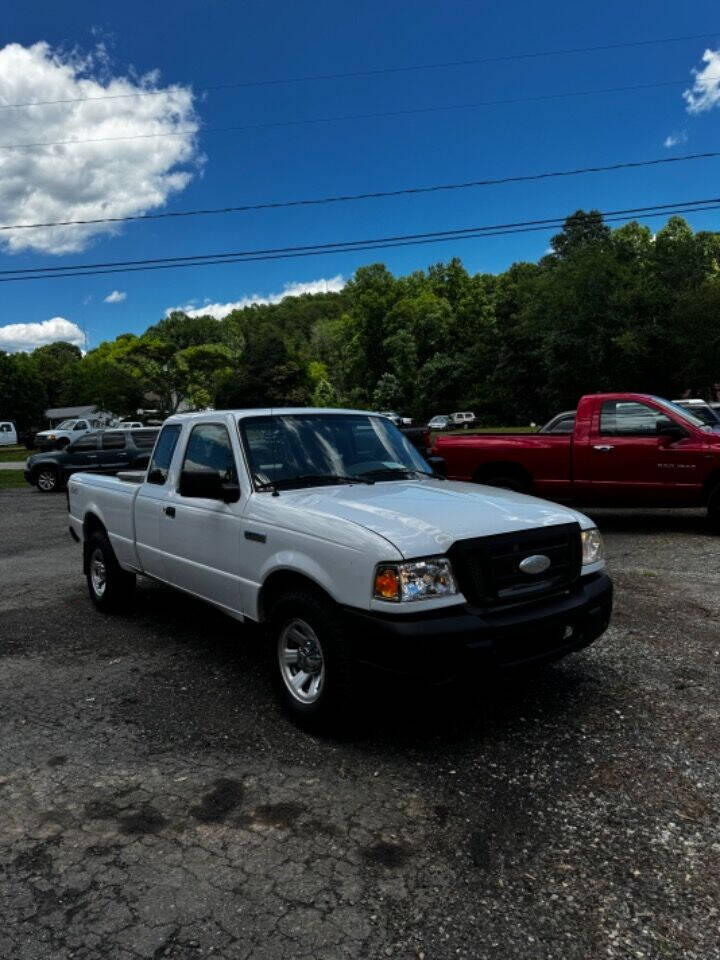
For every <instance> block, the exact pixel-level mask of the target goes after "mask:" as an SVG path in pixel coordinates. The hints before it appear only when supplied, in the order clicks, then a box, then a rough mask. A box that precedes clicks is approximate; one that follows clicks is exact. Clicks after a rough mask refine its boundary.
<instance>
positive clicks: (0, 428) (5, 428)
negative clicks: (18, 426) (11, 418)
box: [0, 423, 11, 433]
mask: <svg viewBox="0 0 720 960" xmlns="http://www.w3.org/2000/svg"><path fill="white" fill-rule="evenodd" d="M10 431H11V427H10V424H9V423H0V432H2V433H10Z"/></svg>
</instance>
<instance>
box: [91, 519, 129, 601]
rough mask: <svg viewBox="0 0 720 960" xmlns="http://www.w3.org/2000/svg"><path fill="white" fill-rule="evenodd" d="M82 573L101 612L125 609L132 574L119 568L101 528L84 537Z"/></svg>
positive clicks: (92, 598)
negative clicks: (87, 538)
mask: <svg viewBox="0 0 720 960" xmlns="http://www.w3.org/2000/svg"><path fill="white" fill-rule="evenodd" d="M86 550H87V560H86V576H87V584H88V590H89V591H90V599H91V600H92V602H93V603H94V604H95V606H96V607H97V608H98V610H103V611H105V612H110V611H120V610H124V609H127V608H128V606H129V605H130V602H131V600H132V595H133V592H134V590H135V574H133V573H128V572H127V571H126V570H123V569H122V567H121V566H120V564H119V563H118V562H117V557H116V556H115V551H114V550H113V548H112V545H111V544H110V541H109V540H108V538H107V535H106V534H105V533H103V532H101V531H97V532H96V533H93V534H92V536H91V537H90V539H89V540H88V541H87V545H86Z"/></svg>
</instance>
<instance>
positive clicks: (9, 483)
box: [0, 470, 28, 490]
mask: <svg viewBox="0 0 720 960" xmlns="http://www.w3.org/2000/svg"><path fill="white" fill-rule="evenodd" d="M27 486H28V484H27V481H26V480H25V477H24V476H23V472H22V470H0V490H17V488H18V487H27Z"/></svg>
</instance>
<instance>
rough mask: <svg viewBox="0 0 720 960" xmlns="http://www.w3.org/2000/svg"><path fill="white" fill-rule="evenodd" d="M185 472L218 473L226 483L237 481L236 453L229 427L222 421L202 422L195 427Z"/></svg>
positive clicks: (189, 445) (190, 440) (187, 450)
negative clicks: (231, 441) (233, 448)
mask: <svg viewBox="0 0 720 960" xmlns="http://www.w3.org/2000/svg"><path fill="white" fill-rule="evenodd" d="M182 468H183V472H185V471H186V470H187V471H188V472H191V473H217V474H218V475H219V477H220V479H221V480H222V481H224V482H225V483H237V470H236V468H235V454H234V453H233V450H232V445H231V443H230V435H229V434H228V432H227V428H226V427H225V426H223V424H221V423H201V424H198V426H196V427H193V430H192V433H191V434H190V439H189V440H188V445H187V449H186V450H185V459H184V461H183V465H182Z"/></svg>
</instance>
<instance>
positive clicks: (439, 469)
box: [426, 457, 447, 477]
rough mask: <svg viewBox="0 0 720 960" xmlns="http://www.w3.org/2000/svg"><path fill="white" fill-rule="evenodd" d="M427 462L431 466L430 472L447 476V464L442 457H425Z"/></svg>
mask: <svg viewBox="0 0 720 960" xmlns="http://www.w3.org/2000/svg"><path fill="white" fill-rule="evenodd" d="M426 459H427V462H428V464H429V465H430V467H431V468H432V472H433V473H436V474H437V475H438V476H440V477H446V476H447V464H446V463H445V458H444V457H427V458H426Z"/></svg>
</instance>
